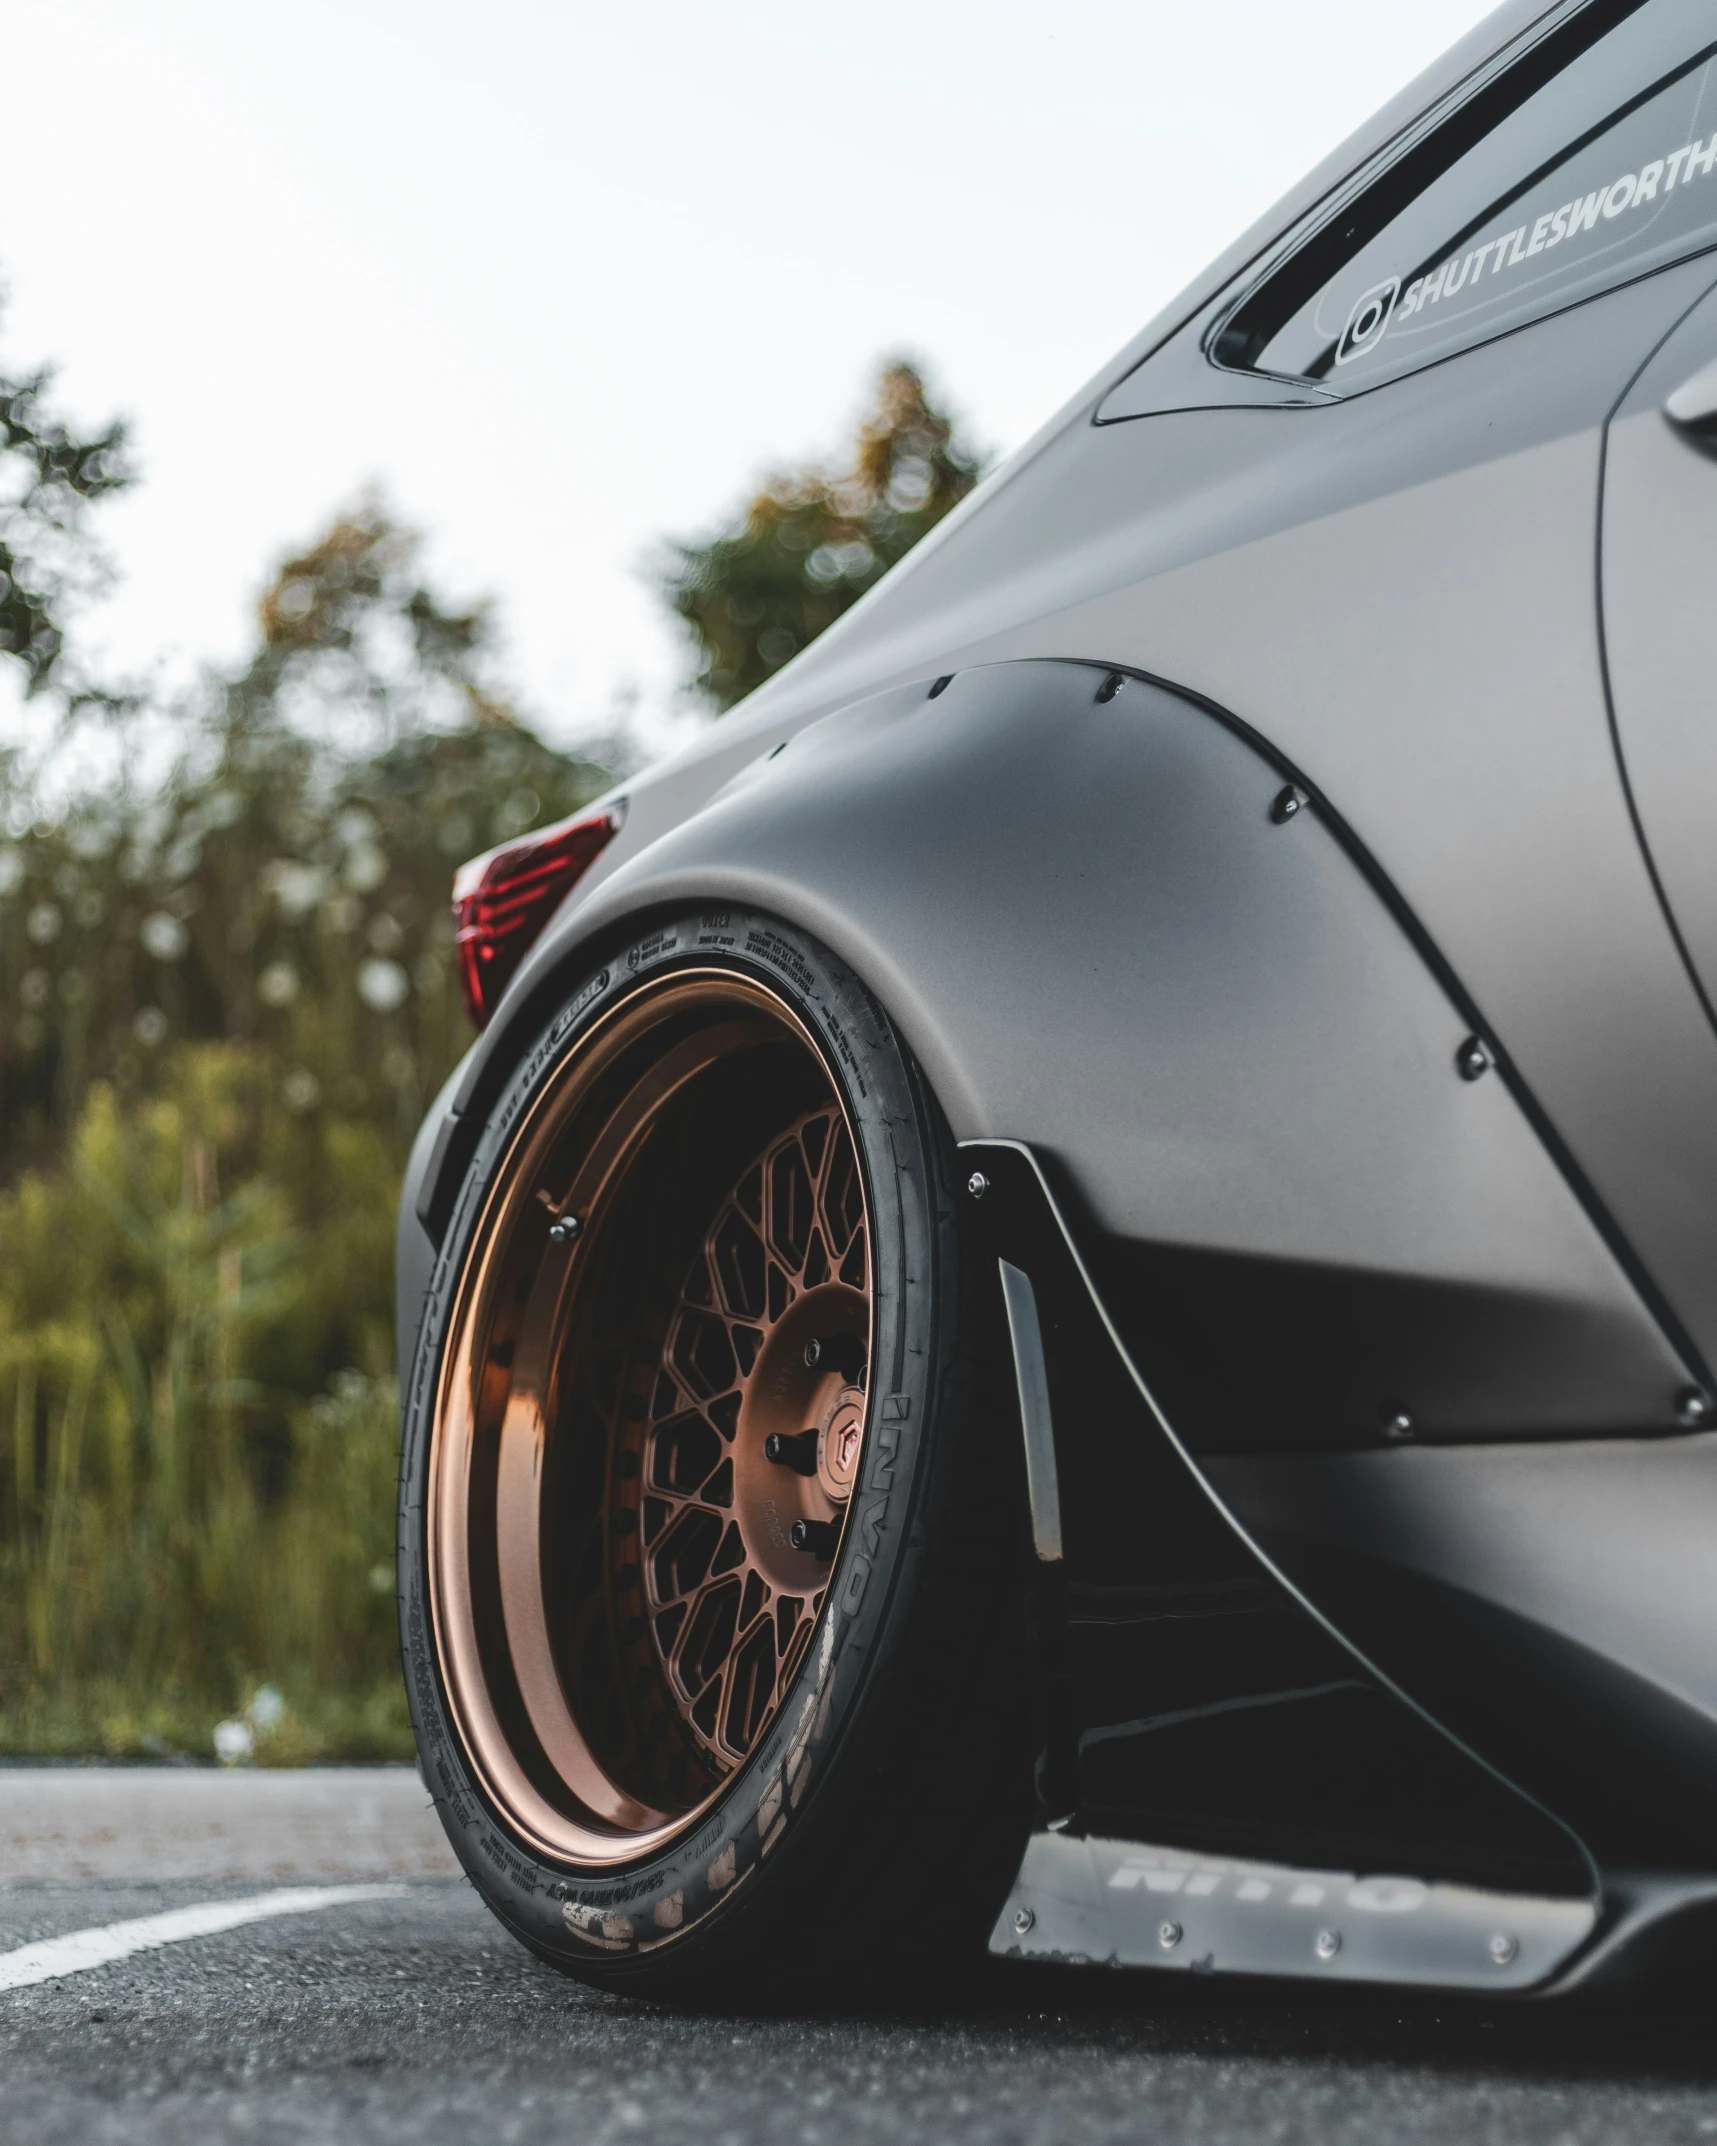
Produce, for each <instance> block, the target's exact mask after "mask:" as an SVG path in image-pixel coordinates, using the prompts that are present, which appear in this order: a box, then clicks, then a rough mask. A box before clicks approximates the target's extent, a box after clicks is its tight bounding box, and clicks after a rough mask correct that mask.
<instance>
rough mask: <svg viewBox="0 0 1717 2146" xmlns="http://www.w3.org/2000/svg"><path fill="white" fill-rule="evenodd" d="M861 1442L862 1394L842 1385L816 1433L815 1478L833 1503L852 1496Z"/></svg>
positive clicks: (862, 1421)
mask: <svg viewBox="0 0 1717 2146" xmlns="http://www.w3.org/2000/svg"><path fill="white" fill-rule="evenodd" d="M863 1442H864V1395H863V1394H862V1393H861V1392H860V1391H859V1389H858V1387H856V1386H843V1387H842V1388H841V1390H840V1392H839V1393H838V1394H837V1395H836V1396H835V1401H834V1405H833V1407H832V1408H831V1409H830V1410H829V1413H828V1416H827V1418H826V1419H825V1421H824V1423H823V1426H822V1428H821V1430H820V1431H819V1432H818V1434H817V1479H818V1481H819V1482H820V1483H821V1484H822V1486H823V1489H824V1491H825V1492H826V1493H827V1495H828V1496H829V1497H831V1498H832V1499H833V1500H834V1501H835V1503H836V1504H837V1505H842V1504H844V1503H845V1502H846V1500H847V1499H848V1498H850V1497H851V1496H852V1488H853V1476H854V1475H855V1473H856V1472H857V1469H858V1456H859V1447H860V1446H861V1445H862V1444H863Z"/></svg>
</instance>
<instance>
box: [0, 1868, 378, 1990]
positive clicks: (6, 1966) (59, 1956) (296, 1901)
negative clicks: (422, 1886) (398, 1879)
mask: <svg viewBox="0 0 1717 2146" xmlns="http://www.w3.org/2000/svg"><path fill="white" fill-rule="evenodd" d="M405 1890H406V1888H405V1887H404V1886H403V1885H288V1886H281V1887H280V1888H278V1889H277V1890H276V1891H274V1892H272V1893H251V1894H248V1895H247V1896H246V1897H245V1898H244V1899H243V1900H207V1901H204V1903H203V1904H202V1906H201V1907H194V1908H171V1909H169V1910H168V1912H167V1913H166V1914H165V1915H139V1916H137V1917H136V1918H134V1920H132V1921H130V1922H110V1923H104V1924H103V1925H101V1926H100V1927H99V1928H97V1929H94V1930H72V1931H70V1932H68V1934H67V1935H66V1936H64V1937H49V1938H44V1939H43V1940H42V1942H41V1943H40V1944H37V1945H20V1946H19V1947H18V1948H17V1950H16V1951H14V1952H0V1990H16V1989H23V1988H25V1987H26V1986H27V1985H28V1984H29V1983H32V1982H53V1981H56V1980H57V1979H58V1978H59V1977H60V1976H61V1975H81V1974H82V1973H84V1971H85V1970H86V1969H88V1968H91V1967H105V1966H107V1965H108V1963H109V1962H110V1961H112V1960H126V1959H129V1958H130V1957H131V1955H132V1954H133V1953H134V1952H155V1951H157V1950H158V1949H159V1948H160V1947H161V1946H163V1945H178V1944H182V1943H183V1942H184V1940H185V1939H186V1938H188V1937H213V1936H215V1935H216V1933H217V1932H219V1931H221V1930H236V1929H238V1928H240V1926H241V1925H243V1924H244V1923H247V1922H265V1921H267V1919H268V1918H269V1917H270V1916H272V1915H309V1914H312V1913H313V1912H314V1911H315V1910H316V1909H317V1908H333V1907H339V1906H341V1905H342V1904H344V1903H347V1902H350V1901H354V1900H397V1899H398V1898H399V1897H400V1895H401V1894H402V1893H404V1892H405Z"/></svg>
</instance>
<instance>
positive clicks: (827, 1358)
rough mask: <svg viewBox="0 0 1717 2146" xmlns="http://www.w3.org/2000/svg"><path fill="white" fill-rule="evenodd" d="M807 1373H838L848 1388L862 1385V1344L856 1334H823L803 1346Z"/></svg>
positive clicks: (863, 1364) (863, 1370)
mask: <svg viewBox="0 0 1717 2146" xmlns="http://www.w3.org/2000/svg"><path fill="white" fill-rule="evenodd" d="M805 1368H806V1370H807V1371H838V1372H839V1373H840V1375H841V1377H842V1378H844V1379H845V1380H846V1382H847V1384H848V1385H849V1386H862V1385H863V1384H864V1372H865V1362H864V1343H863V1342H862V1341H860V1339H859V1338H858V1336H857V1335H856V1334H823V1335H821V1336H820V1337H818V1338H817V1339H816V1340H813V1341H807V1342H806V1344H805Z"/></svg>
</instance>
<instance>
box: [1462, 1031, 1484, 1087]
mask: <svg viewBox="0 0 1717 2146" xmlns="http://www.w3.org/2000/svg"><path fill="white" fill-rule="evenodd" d="M1490 1068H1491V1056H1490V1051H1489V1049H1488V1048H1487V1047H1486V1044H1485V1041H1484V1038H1483V1037H1482V1036H1469V1037H1468V1038H1467V1040H1466V1041H1465V1042H1464V1043H1463V1044H1462V1045H1461V1047H1460V1049H1459V1050H1458V1051H1457V1052H1456V1053H1455V1071H1456V1072H1457V1073H1458V1074H1459V1075H1460V1076H1461V1078H1462V1080H1482V1079H1483V1078H1484V1076H1485V1074H1487V1073H1488V1072H1489V1071H1490Z"/></svg>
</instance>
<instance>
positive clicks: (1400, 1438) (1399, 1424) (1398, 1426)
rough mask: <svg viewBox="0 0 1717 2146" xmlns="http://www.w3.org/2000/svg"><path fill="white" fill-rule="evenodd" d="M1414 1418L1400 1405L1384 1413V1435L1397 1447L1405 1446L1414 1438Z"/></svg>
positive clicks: (1387, 1409)
mask: <svg viewBox="0 0 1717 2146" xmlns="http://www.w3.org/2000/svg"><path fill="white" fill-rule="evenodd" d="M1413 1430H1414V1424H1413V1418H1412V1417H1411V1416H1410V1415H1409V1414H1408V1413H1407V1411H1406V1409H1404V1408H1402V1407H1401V1406H1400V1405H1399V1404H1396V1405H1395V1406H1393V1407H1390V1408H1386V1409H1385V1410H1384V1411H1383V1435H1384V1437H1385V1438H1387V1439H1390V1440H1391V1441H1392V1442H1393V1443H1394V1444H1396V1445H1404V1444H1405V1443H1406V1441H1407V1440H1408V1439H1409V1438H1411V1437H1412V1435H1413Z"/></svg>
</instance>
